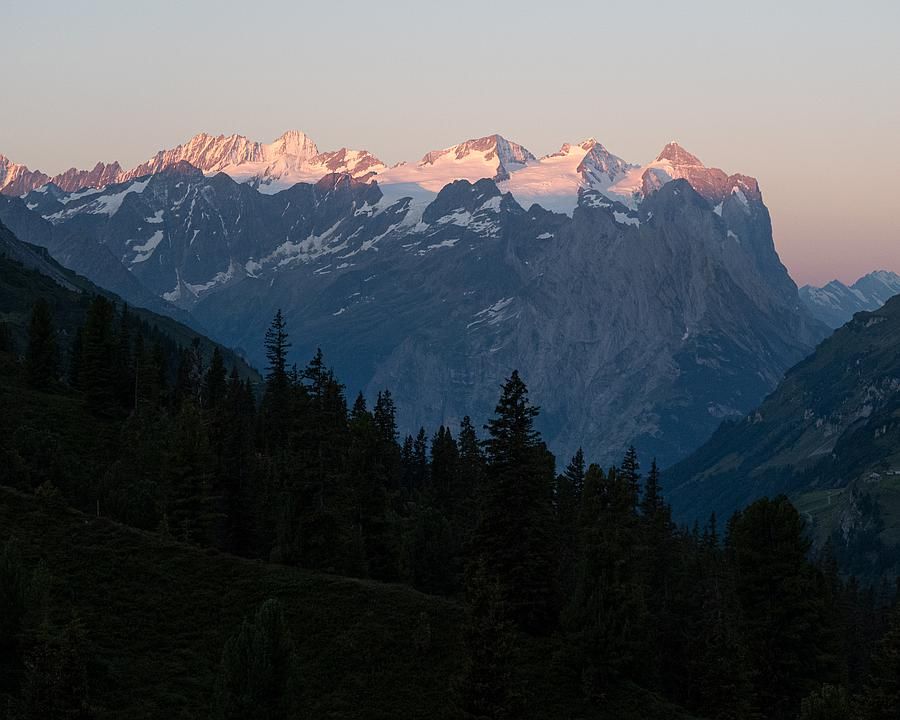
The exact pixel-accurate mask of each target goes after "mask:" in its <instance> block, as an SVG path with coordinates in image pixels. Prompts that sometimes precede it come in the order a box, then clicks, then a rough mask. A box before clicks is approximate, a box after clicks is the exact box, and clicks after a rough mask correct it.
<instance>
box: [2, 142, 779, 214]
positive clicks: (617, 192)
mask: <svg viewBox="0 0 900 720" xmlns="http://www.w3.org/2000/svg"><path fill="white" fill-rule="evenodd" d="M179 162H187V163H190V164H191V165H193V166H194V167H196V168H199V169H200V170H201V171H202V172H203V173H205V174H207V175H213V174H216V173H219V172H224V173H226V174H227V175H229V176H230V177H232V178H233V179H234V180H237V181H238V182H240V183H246V184H249V185H250V186H252V187H254V188H256V189H257V190H258V191H260V192H262V193H265V194H273V193H276V192H279V191H281V190H284V189H286V188H288V187H291V186H292V185H295V184H297V183H300V182H304V183H315V182H317V181H318V180H319V179H321V178H322V177H324V176H325V175H328V174H331V173H346V174H348V175H351V176H352V177H354V178H357V179H361V180H377V182H378V184H379V187H380V188H381V190H382V192H384V193H386V194H387V195H388V196H390V197H393V198H395V199H399V198H401V197H411V198H417V199H418V200H420V201H425V200H428V199H433V198H434V197H435V195H436V194H437V193H438V192H439V191H440V190H441V188H443V187H444V186H446V185H447V184H449V183H452V182H454V181H456V180H468V181H469V182H472V183H474V182H476V181H477V180H480V179H482V178H489V179H491V180H493V181H495V182H496V183H498V184H499V185H500V186H501V190H502V191H503V192H509V193H511V194H512V195H513V196H514V197H515V199H516V201H517V202H518V203H520V204H521V205H522V206H523V207H530V206H531V205H533V204H537V205H540V206H541V207H543V208H544V209H547V210H552V211H554V212H564V213H566V214H571V213H572V212H573V211H574V209H575V207H576V205H577V204H578V195H579V192H580V191H582V190H596V191H599V192H601V193H603V194H604V195H606V196H607V197H608V198H610V199H611V200H614V201H617V202H621V203H623V204H625V205H626V206H628V207H630V208H635V207H636V206H637V205H638V204H639V203H640V202H641V201H642V200H643V199H644V198H645V197H647V196H648V195H650V194H652V193H654V192H656V191H657V190H659V188H661V187H662V186H663V185H665V184H666V183H668V182H671V181H672V180H676V179H679V178H683V179H685V180H687V181H688V182H689V183H690V184H691V185H692V186H693V187H694V189H695V190H696V191H697V192H698V193H700V194H701V195H702V196H703V197H704V198H706V199H707V200H708V201H710V202H712V203H713V204H714V205H715V204H718V203H721V202H723V201H724V200H725V199H726V198H727V197H728V196H730V195H732V194H737V195H738V197H739V198H742V199H743V200H746V201H748V202H750V203H753V202H759V203H761V202H762V196H761V194H760V192H759V186H758V184H757V183H756V180H754V179H753V178H750V177H747V176H744V175H728V174H726V173H725V172H723V171H722V170H719V169H718V168H714V167H706V166H705V165H704V164H703V163H702V162H701V161H700V160H699V159H698V158H697V157H696V156H695V155H693V154H692V153H690V152H688V151H687V150H685V149H684V148H683V147H682V146H681V145H680V144H679V143H677V142H676V141H672V142H669V143H667V144H666V145H665V147H663V149H662V151H661V152H660V153H659V155H658V156H657V157H656V159H655V160H654V161H652V162H650V163H648V164H646V165H634V164H632V163H629V162H627V161H625V160H623V159H622V158H621V157H619V156H617V155H615V154H614V153H612V152H610V150H608V149H607V148H606V147H605V146H604V145H603V144H601V143H600V142H598V141H597V140H596V139H595V138H594V137H588V138H586V139H585V140H583V141H581V142H578V143H571V142H567V143H563V144H562V146H561V147H560V149H559V151H558V152H555V153H551V154H549V155H545V156H543V157H541V158H540V159H538V158H536V157H535V156H534V154H532V153H531V152H530V151H529V150H528V149H527V148H526V147H524V146H523V145H521V144H519V143H516V142H513V141H511V140H509V139H507V138H505V137H504V136H503V135H500V134H498V133H493V134H490V135H485V136H483V137H477V138H471V139H468V140H465V141H463V142H460V143H457V144H456V145H452V146H450V147H446V148H443V149H440V150H432V151H431V152H428V153H426V154H425V155H424V156H423V157H422V158H421V160H419V162H417V163H402V162H401V163H397V164H396V165H393V166H391V167H387V166H386V165H385V164H384V163H383V162H382V161H381V160H380V159H379V158H378V157H376V156H375V155H373V154H372V153H370V152H369V151H367V150H355V149H351V148H347V147H342V148H339V149H337V150H328V151H324V152H322V151H320V150H319V148H318V147H317V146H316V143H315V142H314V141H313V140H312V139H311V138H310V137H309V136H308V135H307V134H306V133H304V132H303V131H302V130H296V129H294V130H288V131H286V132H284V133H282V134H281V135H280V136H279V137H277V138H276V139H274V140H273V141H272V142H269V143H262V142H258V141H255V140H251V139H249V138H247V137H246V136H244V135H239V134H230V135H224V134H219V135H212V134H210V133H206V132H202V133H198V134H197V135H194V136H193V137H192V138H190V139H189V140H188V141H187V142H185V143H182V144H180V145H177V146H175V147H174V148H171V149H168V150H160V151H158V152H157V153H156V154H154V155H153V156H152V157H150V158H149V159H148V160H146V161H145V162H143V163H141V164H140V165H138V166H137V167H134V168H132V169H129V170H126V169H123V168H122V167H121V166H120V165H119V163H116V162H113V163H109V164H105V163H97V165H96V166H95V167H94V168H93V169H92V170H77V169H75V168H72V169H69V170H67V171H66V172H65V173H61V174H60V175H57V176H55V177H49V176H47V175H45V174H44V173H41V172H40V171H34V172H33V171H31V170H29V169H28V168H27V167H26V166H24V165H17V164H15V163H12V162H11V161H9V160H8V159H6V158H4V157H2V156H0V193H3V194H6V195H24V194H26V193H28V192H30V191H31V190H34V189H36V188H38V187H40V186H42V185H45V184H46V183H48V182H51V181H52V182H54V183H55V184H56V185H58V186H59V188H60V189H61V190H62V191H64V192H75V191H77V190H80V189H82V188H102V187H105V186H107V185H113V184H116V183H122V182H126V181H128V180H132V179H135V178H139V177H144V176H147V175H152V174H155V173H158V172H161V171H162V170H164V169H165V168H168V167H171V166H173V165H176V164H177V163H179Z"/></svg>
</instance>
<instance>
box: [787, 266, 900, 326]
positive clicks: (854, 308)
mask: <svg viewBox="0 0 900 720" xmlns="http://www.w3.org/2000/svg"><path fill="white" fill-rule="evenodd" d="M897 293H900V275H897V274H896V273H893V272H889V271H887V270H876V271H875V272H871V273H869V274H868V275H864V276H863V277H861V278H860V279H859V280H857V281H856V282H855V283H853V284H852V285H850V286H847V285H845V284H844V283H842V282H841V281H840V280H832V281H831V282H829V283H827V284H826V285H823V286H822V287H815V286H813V285H804V286H803V287H802V288H800V299H801V300H802V301H803V303H804V304H805V305H806V307H808V308H809V311H810V312H811V313H812V314H813V315H815V316H816V317H817V318H818V319H819V320H821V321H822V322H824V323H825V324H826V325H828V327H830V328H838V327H840V326H841V325H843V324H844V323H846V322H848V321H849V320H850V319H851V318H852V317H853V316H854V315H855V314H856V313H858V312H862V311H864V310H877V309H878V308H880V307H881V306H882V305H884V303H885V302H887V301H888V299H890V298H891V297H893V296H894V295H896V294H897Z"/></svg>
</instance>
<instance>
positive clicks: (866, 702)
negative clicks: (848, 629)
mask: <svg viewBox="0 0 900 720" xmlns="http://www.w3.org/2000/svg"><path fill="white" fill-rule="evenodd" d="M859 717H860V720H896V718H897V717H900V607H897V608H895V609H894V611H893V618H892V622H891V626H890V628H889V629H888V631H887V633H886V634H885V636H884V638H882V640H881V642H880V643H879V644H878V647H877V649H876V651H875V654H874V656H873V658H872V665H871V669H870V672H869V678H868V680H867V681H866V685H865V689H864V691H863V693H862V697H861V699H860V713H859Z"/></svg>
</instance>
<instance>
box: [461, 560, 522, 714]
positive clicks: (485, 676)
mask: <svg viewBox="0 0 900 720" xmlns="http://www.w3.org/2000/svg"><path fill="white" fill-rule="evenodd" d="M507 611H508V608H507V606H506V604H505V602H504V600H503V591H502V588H501V587H500V584H499V583H498V582H497V580H495V579H492V578H491V577H490V575H489V574H488V571H487V569H486V567H485V566H484V564H483V563H478V564H477V565H475V566H474V567H473V568H472V571H471V573H470V578H469V582H468V586H467V590H466V623H465V626H464V627H463V639H464V641H465V649H466V660H465V666H464V670H463V675H462V677H461V678H460V680H459V681H458V683H457V688H456V690H457V705H458V709H459V711H460V714H461V716H462V717H463V718H467V719H468V720H485V719H490V720H507V719H508V720H515V719H516V718H520V717H523V714H522V713H523V710H524V707H525V705H524V692H523V687H522V685H521V682H520V681H519V679H518V677H517V675H516V659H515V652H516V648H515V633H514V627H515V626H514V624H513V622H512V621H511V620H510V619H509V617H508V614H507Z"/></svg>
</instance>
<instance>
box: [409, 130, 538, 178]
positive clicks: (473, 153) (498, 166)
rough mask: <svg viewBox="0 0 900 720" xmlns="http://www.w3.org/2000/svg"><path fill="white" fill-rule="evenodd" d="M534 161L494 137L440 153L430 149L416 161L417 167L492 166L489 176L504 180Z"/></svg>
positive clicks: (514, 145)
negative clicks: (467, 164)
mask: <svg viewBox="0 0 900 720" xmlns="http://www.w3.org/2000/svg"><path fill="white" fill-rule="evenodd" d="M535 160H537V158H535V156H534V155H532V154H531V153H530V152H529V151H528V150H527V149H525V148H524V147H523V146H522V145H519V144H518V143H514V142H510V141H509V140H507V139H506V138H505V137H503V136H502V135H497V134H494V135H486V136H485V137H481V138H474V139H472V140H466V141H465V142H461V143H459V144H458V145H453V146H451V147H448V148H444V149H443V150H432V151H431V152H429V153H427V154H426V155H425V156H424V157H423V158H422V159H421V160H420V161H419V165H422V166H425V165H435V164H438V163H441V164H444V163H458V162H464V163H470V162H475V163H483V164H485V165H490V166H493V167H494V173H492V175H495V176H497V177H504V176H507V175H508V174H509V172H510V171H512V170H515V169H516V167H517V166H524V165H526V164H528V163H529V162H532V161H535ZM488 177H490V176H488Z"/></svg>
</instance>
